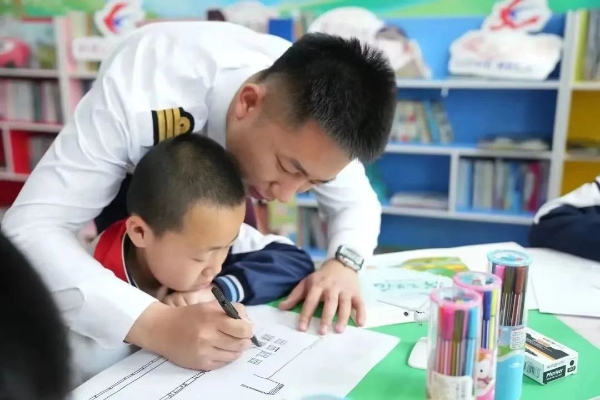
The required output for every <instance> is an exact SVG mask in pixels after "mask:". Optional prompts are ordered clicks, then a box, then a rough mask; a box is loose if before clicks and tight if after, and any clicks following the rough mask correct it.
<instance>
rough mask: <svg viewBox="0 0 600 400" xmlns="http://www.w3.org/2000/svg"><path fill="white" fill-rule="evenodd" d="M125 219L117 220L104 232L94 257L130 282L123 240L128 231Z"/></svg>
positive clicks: (116, 274) (119, 276) (117, 275)
mask: <svg viewBox="0 0 600 400" xmlns="http://www.w3.org/2000/svg"><path fill="white" fill-rule="evenodd" d="M125 221H126V220H125V219H124V220H121V221H119V222H115V223H114V224H112V225H111V226H109V227H108V228H106V230H105V231H104V232H103V233H102V236H100V239H98V244H97V245H96V249H95V250H94V258H95V259H96V260H97V261H98V262H99V263H100V264H102V266H103V267H104V268H106V269H109V270H111V271H112V272H113V273H114V274H115V276H116V277H117V278H119V279H121V280H122V281H125V282H127V283H129V284H131V282H130V281H129V276H128V274H127V270H126V268H125V258H124V256H123V240H124V239H125V234H126V232H127V226H126V225H125Z"/></svg>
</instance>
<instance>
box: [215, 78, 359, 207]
mask: <svg viewBox="0 0 600 400" xmlns="http://www.w3.org/2000/svg"><path fill="white" fill-rule="evenodd" d="M265 90H266V89H265V88H264V87H262V86H261V85H246V86H245V87H244V88H242V89H241V90H240V92H239V93H238V94H237V95H236V98H235V99H234V102H233V104H232V108H231V109H230V113H229V119H228V124H227V150H229V151H230V152H232V153H233V154H234V155H235V156H236V158H237V159H238V161H239V163H240V167H241V170H242V174H243V176H244V183H245V184H246V187H247V190H248V194H249V195H251V196H252V197H254V198H255V199H265V200H268V201H272V200H279V201H281V202H287V201H289V200H290V199H292V198H293V197H294V196H295V194H296V193H300V192H305V191H307V190H309V189H310V188H312V187H313V186H314V185H320V184H324V183H327V182H329V181H331V180H333V179H334V178H335V177H336V175H337V174H338V173H339V172H340V171H341V170H342V169H343V168H344V167H346V166H347V165H348V164H349V163H350V161H351V160H350V159H349V158H348V156H347V155H346V154H345V153H344V152H343V151H342V150H341V149H340V148H339V147H338V146H337V144H336V143H335V142H334V141H333V140H332V139H330V138H329V137H328V136H327V135H326V133H325V132H324V131H323V130H322V129H321V128H320V126H319V125H318V124H317V123H316V122H312V121H310V122H308V123H306V124H304V125H303V126H301V127H298V128H295V129H291V128H289V127H286V124H285V123H284V122H283V118H269V117H267V116H266V113H264V109H263V106H264V102H263V100H264V94H265Z"/></svg>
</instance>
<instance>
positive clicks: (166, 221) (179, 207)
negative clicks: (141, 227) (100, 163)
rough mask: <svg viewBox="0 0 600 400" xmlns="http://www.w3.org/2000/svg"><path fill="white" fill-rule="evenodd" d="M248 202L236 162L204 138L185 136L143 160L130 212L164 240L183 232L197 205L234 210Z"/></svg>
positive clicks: (153, 150) (135, 175)
mask: <svg viewBox="0 0 600 400" xmlns="http://www.w3.org/2000/svg"><path fill="white" fill-rule="evenodd" d="M244 200H245V192H244V184H243V183H242V177H241V173H240V169H239V166H238V164H237V162H236V160H235V158H234V157H233V156H232V155H231V154H230V153H228V152H227V151H225V149H224V148H223V147H222V146H221V145H219V144H218V143H217V142H215V141H214V140H212V139H210V138H208V137H206V136H203V135H193V134H186V135H180V136H178V137H176V138H173V139H168V140H165V141H163V142H161V143H159V144H158V145H156V146H154V147H153V148H151V149H150V150H149V151H148V152H147V153H146V154H145V155H144V157H142V159H141V160H140V162H139V163H138V165H137V166H136V168H135V171H134V173H133V177H132V178H131V183H130V185H129V189H128V192H127V210H128V212H129V214H130V215H132V214H137V215H139V216H140V217H141V218H142V219H143V220H144V221H145V222H146V223H147V224H148V225H149V226H150V227H151V228H152V230H153V231H154V233H155V234H157V235H159V236H160V235H162V234H163V233H165V232H166V231H170V230H173V231H178V230H180V229H182V227H183V218H184V215H185V214H186V212H187V211H188V210H189V208H190V207H191V206H193V205H195V204H198V203H203V204H206V205H209V206H217V207H231V208H233V207H235V206H238V205H240V204H242V203H243V202H244Z"/></svg>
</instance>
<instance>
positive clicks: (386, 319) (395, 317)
mask: <svg viewBox="0 0 600 400" xmlns="http://www.w3.org/2000/svg"><path fill="white" fill-rule="evenodd" d="M497 249H511V250H519V251H525V252H528V251H529V249H524V248H523V247H521V246H519V245H518V244H517V243H514V242H506V243H492V244H482V245H474V246H462V247H453V248H445V249H424V250H413V251H403V252H398V253H389V254H382V255H377V256H374V257H373V258H372V259H371V260H369V263H368V265H373V266H376V267H377V268H378V269H385V268H386V267H392V266H396V265H399V264H401V263H403V262H405V261H407V260H411V259H414V258H424V257H458V258H460V260H461V261H462V262H463V263H464V264H465V265H466V266H467V267H468V268H469V269H470V270H471V271H481V272H489V270H488V261H487V253H488V252H490V251H492V250H497ZM535 265H536V262H535V257H533V264H532V268H531V274H532V275H534V274H535V271H534V268H533V267H534V266H535ZM361 275H362V276H361V288H362V293H363V299H364V302H365V305H366V311H367V312H366V314H367V318H366V324H365V327H376V326H384V325H392V324H400V323H407V322H414V321H415V318H414V315H413V314H414V313H412V312H407V311H406V310H404V309H402V308H400V307H396V306H394V305H391V304H386V303H383V302H381V301H380V298H379V297H380V296H379V295H378V293H377V291H375V290H373V288H372V287H371V286H372V284H371V281H372V280H371V279H370V278H369V277H368V275H369V271H368V270H367V269H365V270H364V271H363V272H361ZM534 286H535V285H534V284H533V279H530V280H529V287H528V290H527V295H526V299H525V301H526V306H527V309H529V310H532V309H537V308H538V307H537V301H536V295H535V287H534ZM352 318H353V319H354V320H355V321H356V319H355V315H354V314H353V315H352Z"/></svg>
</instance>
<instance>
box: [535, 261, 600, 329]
mask: <svg viewBox="0 0 600 400" xmlns="http://www.w3.org/2000/svg"><path fill="white" fill-rule="evenodd" d="M528 252H529V254H530V255H531V256H532V258H533V266H534V269H533V272H534V273H533V279H532V280H533V282H534V286H535V290H536V295H537V301H538V305H539V309H540V311H541V312H544V313H552V314H563V315H578V316H582V317H600V263H598V262H595V261H591V260H587V259H585V258H580V257H575V256H572V255H569V254H564V253H560V252H557V251H552V250H547V249H528Z"/></svg>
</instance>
